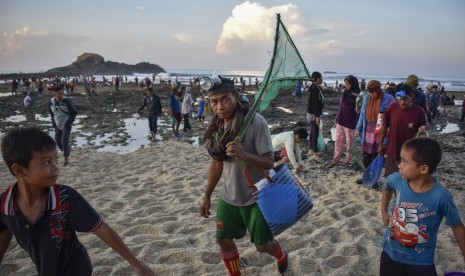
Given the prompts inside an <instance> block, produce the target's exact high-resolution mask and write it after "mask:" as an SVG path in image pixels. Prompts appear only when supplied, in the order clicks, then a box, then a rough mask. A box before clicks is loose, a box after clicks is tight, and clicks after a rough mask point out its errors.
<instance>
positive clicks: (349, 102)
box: [327, 75, 360, 168]
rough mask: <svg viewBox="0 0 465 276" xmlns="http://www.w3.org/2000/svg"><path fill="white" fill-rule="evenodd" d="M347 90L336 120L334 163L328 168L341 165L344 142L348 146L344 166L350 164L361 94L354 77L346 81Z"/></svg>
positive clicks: (349, 77) (344, 92) (340, 102)
mask: <svg viewBox="0 0 465 276" xmlns="http://www.w3.org/2000/svg"><path fill="white" fill-rule="evenodd" d="M344 86H345V89H344V91H343V92H342V96H341V99H340V101H339V109H338V112H337V115H336V119H335V120H334V122H335V124H336V135H337V138H336V144H335V146H334V157H333V161H331V163H329V165H328V166H327V167H328V168H331V167H334V166H336V165H337V164H339V159H341V157H342V149H343V146H344V142H345V144H346V150H347V152H346V158H345V160H344V164H345V165H348V164H349V162H350V158H351V155H350V152H349V150H350V146H351V145H352V141H353V140H354V137H355V127H356V126H357V119H358V114H357V112H356V110H355V101H356V99H357V96H358V94H359V93H360V87H359V84H358V79H357V78H356V77H354V76H352V75H348V76H347V77H346V78H345V79H344Z"/></svg>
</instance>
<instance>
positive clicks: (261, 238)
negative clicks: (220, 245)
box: [216, 198, 273, 245]
mask: <svg viewBox="0 0 465 276" xmlns="http://www.w3.org/2000/svg"><path fill="white" fill-rule="evenodd" d="M247 231H249V234H250V242H252V243H254V244H256V245H260V244H265V243H267V242H269V241H273V235H272V234H271V232H270V229H269V228H268V224H267V223H266V221H265V218H264V217H263V214H262V212H261V211H260V208H258V205H257V203H254V204H252V205H249V206H234V205H231V204H229V203H227V202H226V201H224V200H223V199H221V198H220V199H219V200H218V208H217V214H216V237H217V238H218V239H240V238H243V237H244V236H245V234H246V233H247Z"/></svg>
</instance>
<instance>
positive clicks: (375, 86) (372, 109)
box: [365, 80, 383, 123]
mask: <svg viewBox="0 0 465 276" xmlns="http://www.w3.org/2000/svg"><path fill="white" fill-rule="evenodd" d="M369 90H371V93H370V98H369V100H368V103H367V108H366V111H365V114H366V118H367V121H369V122H372V123H376V121H377V120H378V114H379V106H380V104H381V97H382V93H383V92H382V91H381V83H380V82H379V81H377V80H371V81H370V82H368V84H367V91H369Z"/></svg>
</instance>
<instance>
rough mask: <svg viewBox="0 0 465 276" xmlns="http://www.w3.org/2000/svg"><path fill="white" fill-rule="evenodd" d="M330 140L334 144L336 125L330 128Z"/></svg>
mask: <svg viewBox="0 0 465 276" xmlns="http://www.w3.org/2000/svg"><path fill="white" fill-rule="evenodd" d="M331 140H333V141H334V142H336V140H337V132H336V125H334V126H333V127H332V128H331Z"/></svg>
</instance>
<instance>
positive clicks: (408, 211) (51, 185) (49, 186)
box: [0, 71, 465, 275]
mask: <svg viewBox="0 0 465 276" xmlns="http://www.w3.org/2000/svg"><path fill="white" fill-rule="evenodd" d="M218 79H219V81H218V82H217V83H214V84H213V85H212V86H211V87H210V88H209V89H208V90H201V92H200V94H199V100H198V108H197V111H196V112H197V116H196V118H197V120H200V121H201V122H203V120H204V118H205V112H206V110H207V109H211V112H212V117H211V118H210V120H209V123H208V125H207V126H206V127H205V134H204V143H205V146H206V148H207V150H208V153H209V154H210V156H211V161H210V164H209V168H208V177H207V183H206V186H205V190H204V194H203V196H202V200H201V203H200V205H199V206H198V211H199V213H200V215H201V216H202V217H205V218H208V217H210V215H211V210H210V209H211V206H212V195H213V193H214V191H215V188H216V186H217V185H218V183H219V182H220V180H221V179H223V181H222V185H221V188H220V191H219V199H218V203H217V204H216V220H215V221H216V224H215V227H216V232H215V238H216V241H217V243H218V245H219V251H220V255H221V258H222V260H223V261H224V264H225V267H226V269H227V271H228V273H229V275H241V268H242V267H244V266H246V260H244V259H241V258H240V254H239V250H238V248H237V246H236V243H235V240H236V239H240V238H243V237H244V236H245V235H246V234H247V233H249V235H250V242H251V243H252V244H253V245H254V246H255V248H256V250H257V251H258V252H261V253H267V254H268V255H270V256H272V257H273V258H274V259H275V260H276V267H277V270H278V272H279V273H281V274H284V273H286V272H287V271H288V266H289V256H288V252H287V251H286V249H285V248H286V245H285V244H281V243H280V242H278V241H277V239H275V237H274V236H273V235H272V234H271V231H270V226H269V224H268V222H267V220H266V219H265V217H264V216H263V214H262V212H261V210H260V207H259V206H258V204H257V198H256V190H255V189H254V187H255V186H254V183H257V182H259V181H260V180H261V179H262V178H263V176H264V175H266V174H267V172H268V171H269V170H271V169H273V168H277V167H278V166H281V165H282V164H286V163H287V164H289V165H290V167H291V168H292V169H293V170H294V173H295V174H298V173H301V172H302V171H303V170H304V167H305V166H304V162H308V164H309V165H311V166H319V165H323V166H324V168H325V169H327V170H330V169H332V168H337V167H338V166H341V164H340V162H341V159H342V157H343V155H344V146H345V158H344V159H343V162H342V163H343V164H342V166H345V167H347V168H356V166H355V165H354V163H353V160H352V159H353V158H354V157H353V156H352V154H351V152H352V151H351V149H352V147H354V146H357V147H360V149H361V151H362V162H361V163H363V165H364V167H365V168H367V167H369V166H370V164H371V163H372V162H373V161H374V160H375V158H377V157H379V156H381V157H384V158H385V159H386V162H385V163H386V166H385V175H384V177H385V180H384V184H383V185H382V189H381V190H382V199H381V202H380V210H381V215H380V217H381V218H382V221H383V224H384V226H386V231H385V233H384V237H383V241H382V244H381V247H382V254H381V256H380V275H437V272H436V268H435V265H434V252H435V250H436V239H437V235H438V228H439V225H440V223H441V221H442V219H443V218H445V219H446V220H445V222H446V225H448V226H450V227H451V229H452V231H453V234H454V236H455V238H456V241H457V244H458V247H459V248H460V251H461V253H462V255H463V256H464V260H465V227H464V225H463V223H462V221H461V218H460V215H459V211H458V210H457V207H456V205H455V203H454V200H453V198H452V195H451V193H450V192H449V191H448V190H447V189H446V188H445V187H444V186H442V185H441V183H439V182H438V181H437V180H436V179H435V178H434V176H433V173H434V172H435V171H436V168H437V166H438V164H439V162H440V160H441V155H442V152H441V147H440V145H439V143H438V142H437V141H435V140H434V139H431V138H429V137H425V136H426V134H427V133H426V132H427V126H428V123H430V124H434V122H435V120H436V118H437V116H438V115H439V116H440V115H445V114H447V113H446V106H447V105H448V102H449V100H448V99H447V97H446V96H447V95H446V93H445V92H444V90H442V91H441V89H442V88H443V86H442V87H441V86H440V84H439V85H436V84H431V85H428V86H427V87H426V88H425V91H424V92H423V91H422V90H421V88H419V83H418V77H417V76H416V75H409V76H407V77H406V79H405V81H404V82H402V83H400V84H392V83H388V84H386V85H385V86H384V87H383V86H382V84H381V82H380V81H378V80H375V79H373V80H369V81H368V82H365V80H364V79H362V80H361V82H359V81H358V78H357V77H355V76H353V75H348V76H346V77H345V78H344V84H343V85H342V87H339V85H337V87H338V89H339V88H341V89H340V91H341V92H340V99H339V105H338V109H337V110H338V111H337V115H336V116H335V118H334V120H333V122H334V128H335V140H336V141H335V147H334V154H333V157H332V159H331V161H329V162H328V163H326V164H324V163H325V162H324V161H323V160H322V157H321V155H320V152H321V147H320V146H319V143H320V140H321V125H322V120H323V118H322V117H323V113H324V110H325V97H327V96H328V95H325V93H327V92H325V90H324V87H325V85H324V76H323V75H322V74H321V73H320V72H318V71H315V72H313V73H312V74H311V80H302V81H301V82H298V83H297V85H296V87H295V88H296V89H295V91H294V93H295V97H296V98H295V99H296V101H297V103H296V104H299V101H300V99H301V98H302V97H304V96H305V97H307V99H306V107H307V109H306V111H307V112H306V121H307V123H308V128H306V127H298V128H295V129H290V130H288V131H285V132H282V133H278V134H275V135H274V136H272V135H271V133H270V129H269V127H268V124H267V121H266V118H265V117H264V116H262V115H261V114H258V113H256V114H254V115H253V116H252V117H251V119H250V125H249V126H248V128H246V129H243V128H242V126H243V123H244V121H245V119H246V117H247V114H248V112H249V110H250V107H249V106H248V103H247V101H246V100H244V99H243V95H242V93H243V92H244V90H245V80H244V79H240V80H239V85H238V82H237V79H236V80H234V79H233V80H231V79H228V78H222V77H218ZM106 81H107V80H104V82H103V83H104V84H105V83H106ZM126 81H127V80H126ZM36 82H37V81H36ZM111 82H112V85H114V87H115V91H119V89H120V87H121V86H120V85H121V83H122V82H123V78H120V76H116V77H115V78H113V80H112V81H111ZM153 82H154V80H151V79H150V78H146V79H144V80H143V81H142V82H139V80H137V79H136V86H141V87H143V89H145V90H146V93H147V94H146V96H145V97H144V99H143V102H142V105H141V106H140V107H139V108H138V109H137V112H142V111H143V110H145V111H146V113H147V116H148V123H149V130H150V139H151V140H155V139H156V135H157V131H158V130H157V128H158V124H157V122H158V119H159V117H160V116H162V114H163V107H162V104H161V101H160V97H159V95H157V90H156V89H154V87H153ZM249 82H251V81H250V80H249ZM20 83H28V81H26V82H24V81H20V82H18V81H17V80H14V81H13V82H12V91H13V92H12V93H13V95H17V93H18V87H19V84H20ZM70 83H74V84H73V88H74V86H75V85H76V84H82V85H83V86H84V87H85V91H86V93H87V94H89V95H96V89H97V85H96V84H95V85H93V83H96V82H95V78H92V77H90V78H89V77H82V78H72V79H69V80H68V79H65V81H64V83H63V79H62V78H58V77H56V78H55V79H54V80H52V81H51V82H50V83H48V84H47V90H49V91H53V97H52V98H51V100H50V103H49V105H48V108H49V112H50V116H51V121H52V125H53V127H54V129H55V137H54V139H52V138H51V137H50V136H49V135H48V134H46V133H45V132H43V131H42V130H39V129H37V128H34V127H21V128H15V129H12V130H10V131H9V132H8V133H7V134H6V135H5V137H4V138H3V139H2V144H1V149H2V155H3V159H4V161H5V164H6V166H7V167H8V169H9V170H10V172H11V173H12V175H13V176H14V177H15V178H16V179H17V182H16V183H15V184H14V185H12V186H10V187H8V188H7V190H6V191H5V192H3V193H2V194H1V195H0V197H1V198H2V200H1V202H2V206H1V219H0V263H1V260H2V259H3V256H4V254H5V253H6V250H7V248H8V245H9V243H10V241H11V239H12V236H13V235H14V236H15V237H16V240H17V241H18V243H19V244H20V245H21V246H22V247H23V248H24V249H25V250H26V251H28V253H29V255H30V256H31V258H32V260H33V261H34V263H35V265H36V267H37V271H38V273H39V275H90V274H91V273H92V265H91V262H90V258H89V256H88V254H87V251H86V249H85V248H84V247H83V245H82V244H81V243H80V242H79V241H78V238H77V235H76V231H83V232H93V233H94V234H96V235H97V236H98V237H99V238H101V239H102V240H103V241H105V242H106V243H107V244H108V245H109V246H110V247H111V248H112V249H113V250H115V251H116V252H117V253H119V254H120V255H121V256H122V257H123V258H124V259H126V260H127V261H128V262H129V263H130V264H131V266H132V267H133V268H134V271H135V272H136V273H137V274H138V275H153V274H154V273H153V271H152V270H151V269H150V268H149V267H148V266H146V265H144V264H142V263H141V262H140V261H139V260H138V259H137V258H136V257H135V256H134V255H133V253H132V252H131V250H130V249H129V248H128V247H127V246H126V245H125V244H124V242H123V241H122V240H121V238H120V237H119V236H118V234H117V233H116V232H115V231H114V230H112V228H111V227H110V226H109V225H107V224H106V223H105V222H104V221H103V219H102V218H101V217H100V216H99V215H98V213H97V211H96V210H95V209H94V208H93V207H92V206H91V205H90V204H89V203H88V202H87V201H86V199H84V198H83V197H82V196H81V195H80V194H79V192H78V191H76V190H74V189H73V188H71V187H68V186H65V185H60V184H57V183H56V180H57V178H58V174H59V166H58V161H57V151H56V147H57V146H58V148H59V149H60V150H61V151H63V155H64V163H63V165H64V166H66V165H68V163H69V160H68V158H69V136H70V132H71V128H72V124H73V122H74V119H75V117H76V114H77V112H78V111H77V110H76V108H75V107H74V105H73V103H72V101H71V100H70V99H69V98H67V97H65V94H66V95H69V94H72V93H73V88H72V87H71V86H70V85H69V84H70ZM141 83H142V85H141ZM191 84H192V85H191V86H183V85H182V84H181V83H180V82H178V81H177V80H175V82H174V85H172V86H171V93H170V96H169V109H170V114H169V116H170V118H171V125H172V131H173V135H174V137H179V136H180V133H179V128H180V124H181V122H182V121H183V126H184V128H183V131H184V132H189V131H190V130H191V128H192V127H191V123H190V121H189V120H190V118H191V117H192V116H191V113H192V112H193V110H192V109H193V106H194V97H193V95H192V86H194V85H195V84H193V83H191ZM67 85H68V87H69V90H68V89H67V88H66V87H67ZM255 85H256V86H257V87H256V88H257V89H258V86H259V82H258V80H256V84H255ZM42 87H43V83H42ZM88 88H89V90H88ZM28 89H29V88H26V91H28ZM41 93H42V92H39V90H38V94H39V95H40V94H41ZM27 94H29V95H27V96H26V97H29V98H28V99H27V100H26V98H25V99H24V105H25V107H26V108H31V106H32V103H31V102H33V101H32V99H30V93H27ZM450 100H452V102H453V99H450ZM464 107H465V98H464V101H463V103H462V117H461V120H462V121H463V118H464V116H463V113H464ZM239 134H240V135H241V139H237V137H238V135H239ZM354 141H358V144H357V143H354ZM301 147H303V148H308V152H307V161H305V160H304V158H303V155H304V154H303V152H302V150H301ZM222 177H223V178H222ZM362 182H363V180H362V179H360V180H357V181H356V183H357V184H362ZM372 188H375V189H378V190H379V187H377V186H376V185H373V186H372ZM393 196H394V197H395V200H394V201H393V203H392V204H393V208H392V209H389V208H388V206H389V204H390V202H391V200H392V197H393ZM44 206H45V207H44ZM412 229H413V230H412ZM31 233H34V234H33V235H32V234H31Z"/></svg>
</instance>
